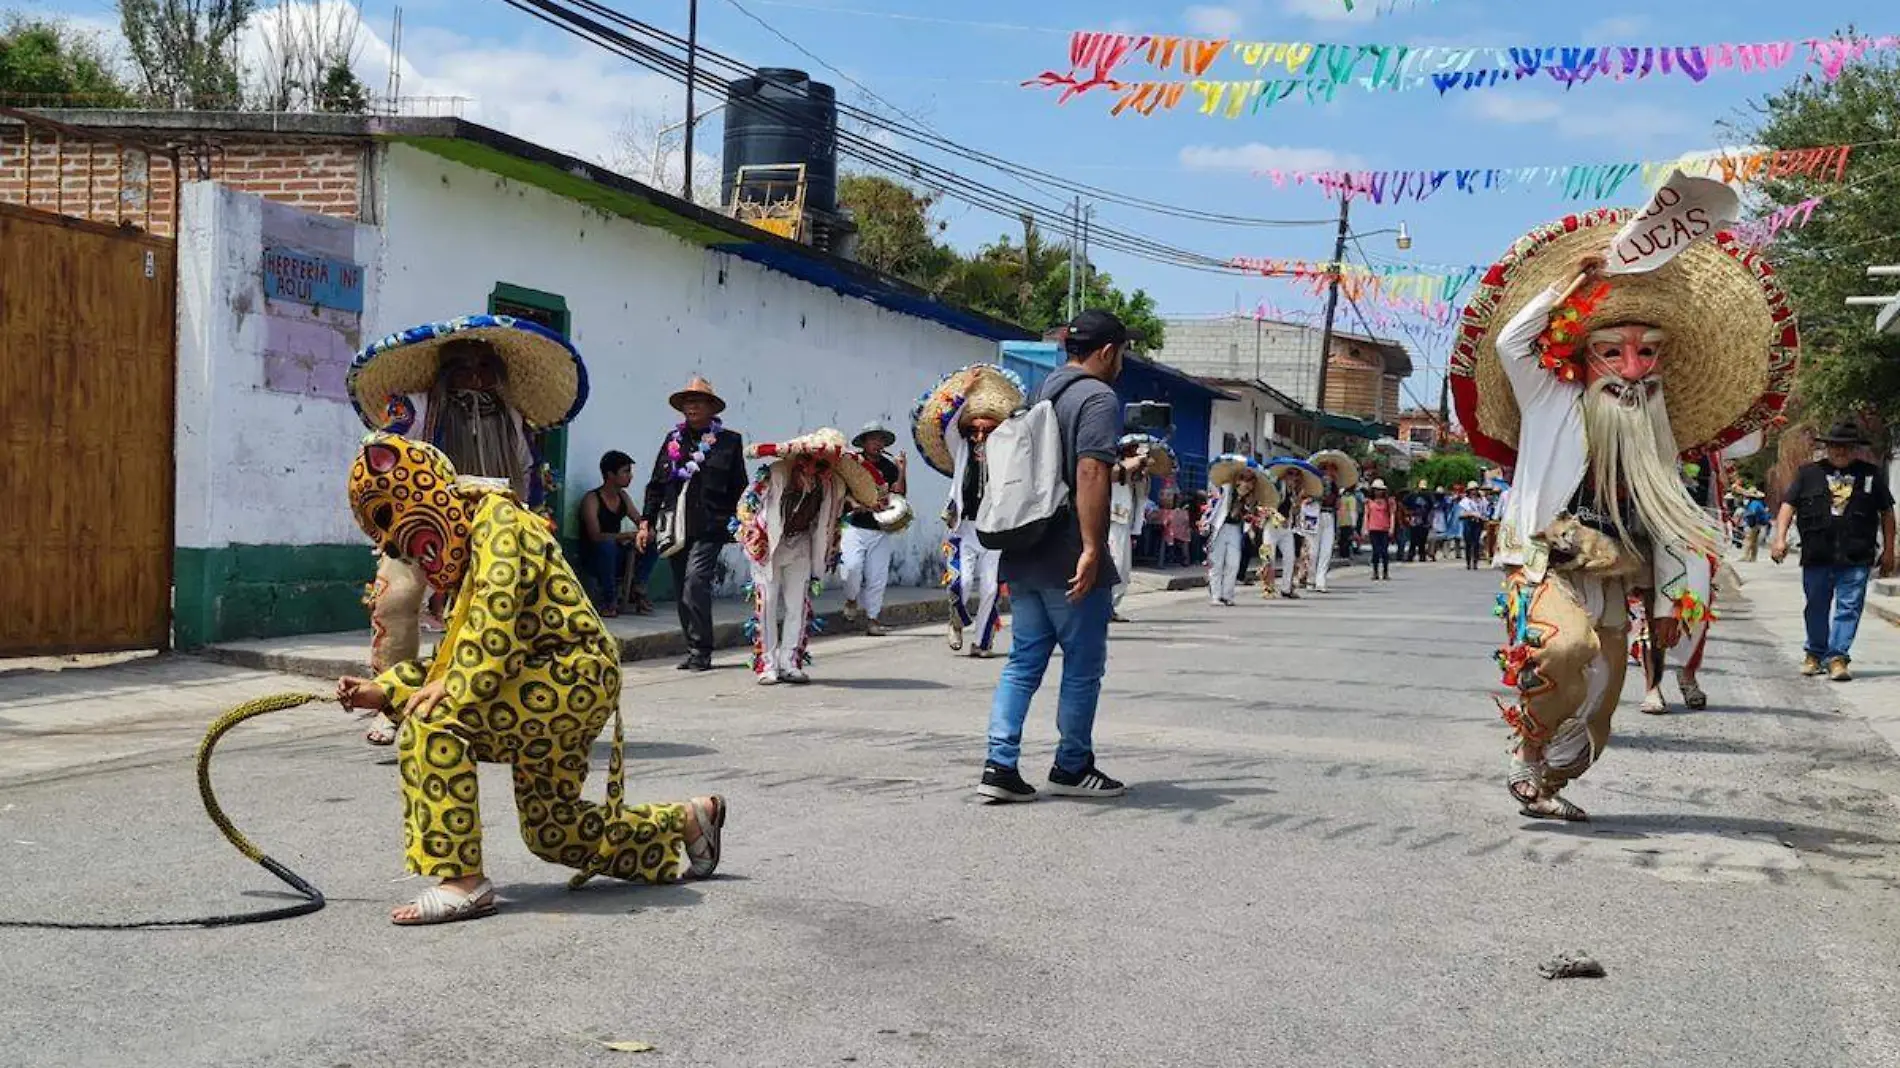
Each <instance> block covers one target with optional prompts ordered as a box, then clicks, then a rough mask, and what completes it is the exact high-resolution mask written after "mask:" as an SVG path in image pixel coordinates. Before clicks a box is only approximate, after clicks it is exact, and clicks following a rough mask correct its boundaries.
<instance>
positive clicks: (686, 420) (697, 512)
mask: <svg viewBox="0 0 1900 1068" xmlns="http://www.w3.org/2000/svg"><path fill="white" fill-rule="evenodd" d="M669 403H671V404H672V406H673V409H674V410H675V411H677V412H679V413H680V415H681V416H682V417H683V418H682V419H681V420H680V423H679V425H678V426H675V427H674V428H673V430H672V432H671V433H669V434H667V436H666V440H665V441H664V442H661V443H660V455H659V456H658V457H657V458H656V459H655V460H654V461H653V476H652V478H651V479H650V480H649V481H648V482H647V492H646V505H645V507H644V508H642V509H641V520H640V538H639V542H638V547H639V550H640V551H641V552H646V551H647V549H648V547H649V546H652V545H656V544H657V546H658V548H659V552H660V555H662V556H664V557H666V558H668V559H670V560H672V561H673V577H674V578H675V580H677V581H678V583H679V611H680V629H681V630H682V631H684V632H685V634H686V649H687V651H686V659H685V660H682V661H681V662H680V670H681V671H708V670H710V669H711V668H712V651H713V615H712V594H713V581H714V579H715V577H716V576H717V574H718V570H719V554H720V553H721V552H723V551H724V550H725V548H726V546H727V545H728V544H730V543H731V542H732V533H731V526H732V520H733V517H734V516H736V515H737V514H738V511H739V498H740V497H741V496H742V495H743V494H744V493H745V489H746V486H747V484H748V481H747V478H746V470H745V442H744V440H743V439H742V438H741V437H740V436H739V434H738V433H736V432H734V431H731V430H727V429H726V427H725V424H724V423H722V422H720V420H719V413H721V412H723V411H725V410H726V402H725V401H724V400H722V399H721V398H720V396H719V394H718V393H717V392H715V391H714V389H713V386H712V383H711V382H708V381H706V379H704V378H702V377H700V376H699V375H694V376H693V378H692V381H690V382H688V383H687V384H686V388H685V389H682V390H680V391H679V392H678V393H675V394H673V396H672V397H671V398H670V401H669Z"/></svg>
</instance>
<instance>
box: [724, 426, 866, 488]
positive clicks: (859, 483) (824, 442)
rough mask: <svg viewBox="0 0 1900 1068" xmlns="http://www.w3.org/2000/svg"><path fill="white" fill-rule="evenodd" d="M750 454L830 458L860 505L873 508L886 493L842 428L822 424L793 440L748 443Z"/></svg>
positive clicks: (782, 459) (775, 457) (787, 458)
mask: <svg viewBox="0 0 1900 1068" xmlns="http://www.w3.org/2000/svg"><path fill="white" fill-rule="evenodd" d="M746 455H748V456H751V457H752V458H754V459H764V460H774V461H777V462H780V463H784V462H787V461H790V460H794V459H796V458H798V457H800V456H815V457H817V458H819V459H821V460H828V461H830V463H831V470H833V471H835V472H837V474H838V477H839V478H840V479H842V480H843V481H844V488H845V492H846V493H848V494H850V495H851V497H852V499H853V500H855V501H857V502H858V503H859V504H861V505H864V506H865V507H867V508H869V507H871V506H873V505H875V504H877V502H878V500H879V499H880V498H881V497H883V496H884V490H883V484H882V483H881V482H880V481H879V480H878V477H877V474H876V473H875V472H873V471H872V470H871V468H870V466H869V465H867V464H866V463H865V462H864V457H863V455H862V454H861V453H859V452H858V451H857V450H856V449H853V448H852V447H851V444H850V442H848V441H846V440H845V437H844V431H842V430H834V429H832V428H831V427H821V428H819V429H817V430H814V431H812V432H811V433H809V434H801V435H799V436H798V437H795V438H793V439H791V440H790V441H779V442H770V441H768V442H759V443H755V444H752V445H748V446H746Z"/></svg>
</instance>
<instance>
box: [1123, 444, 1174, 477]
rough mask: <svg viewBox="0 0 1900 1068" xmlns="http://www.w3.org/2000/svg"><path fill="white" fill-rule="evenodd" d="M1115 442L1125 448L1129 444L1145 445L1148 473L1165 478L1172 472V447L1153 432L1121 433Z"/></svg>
mask: <svg viewBox="0 0 1900 1068" xmlns="http://www.w3.org/2000/svg"><path fill="white" fill-rule="evenodd" d="M1117 444H1118V445H1119V446H1120V447H1121V448H1124V449H1126V448H1127V447H1129V446H1130V445H1141V446H1146V447H1147V449H1148V473H1149V474H1151V475H1153V476H1155V477H1156V478H1167V477H1168V476H1169V475H1172V474H1174V469H1175V462H1174V448H1173V446H1171V445H1169V444H1168V443H1167V442H1166V441H1163V440H1162V439H1160V438H1158V437H1155V436H1154V435H1153V434H1123V435H1122V439H1121V441H1119V442H1117Z"/></svg>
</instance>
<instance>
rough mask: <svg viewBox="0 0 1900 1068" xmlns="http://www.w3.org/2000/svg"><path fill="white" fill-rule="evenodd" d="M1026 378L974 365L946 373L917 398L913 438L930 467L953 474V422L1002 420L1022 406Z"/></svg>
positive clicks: (912, 422) (1002, 369)
mask: <svg viewBox="0 0 1900 1068" xmlns="http://www.w3.org/2000/svg"><path fill="white" fill-rule="evenodd" d="M1023 394H1024V390H1023V380H1022V379H1020V378H1018V377H1016V374H1015V372H1013V371H1009V370H1005V369H1004V368H1001V367H998V366H996V365H995V364H993V363H979V364H972V365H971V366H969V367H964V368H960V369H958V370H955V371H952V372H950V373H949V374H947V375H944V376H943V377H942V378H941V379H939V380H938V381H937V384H936V385H934V386H932V387H931V388H930V391H929V392H927V393H925V394H924V395H923V396H922V397H920V398H918V400H917V407H916V408H915V409H914V410H913V411H912V412H911V416H910V423H911V437H912V438H914V439H915V440H916V442H917V452H918V454H919V455H921V456H922V457H923V458H924V462H925V463H927V464H929V465H930V467H931V469H932V470H934V471H936V472H937V473H938V474H941V475H952V474H955V471H954V470H952V468H953V467H954V464H953V463H952V461H951V458H950V446H949V445H948V444H947V443H945V441H944V435H945V434H946V433H948V432H949V430H950V424H951V423H952V422H961V421H963V420H966V419H976V418H989V419H995V420H996V421H998V422H1001V421H1002V420H1004V419H1008V418H1009V417H1010V415H1011V413H1013V412H1015V411H1016V409H1018V408H1020V407H1022V405H1023Z"/></svg>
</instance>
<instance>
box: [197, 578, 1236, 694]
mask: <svg viewBox="0 0 1900 1068" xmlns="http://www.w3.org/2000/svg"><path fill="white" fill-rule="evenodd" d="M1206 585H1207V574H1206V572H1205V571H1204V570H1203V569H1202V568H1198V567H1193V568H1171V569H1169V570H1166V571H1159V570H1151V569H1140V570H1137V571H1136V572H1135V581H1134V583H1133V586H1132V592H1135V593H1155V592H1160V591H1166V590H1186V589H1193V588H1196V587H1201V586H1206ZM812 610H813V612H814V613H815V614H816V615H817V617H818V621H819V626H820V628H821V631H820V634H819V636H818V638H817V639H816V640H817V641H821V642H822V641H823V640H824V639H825V638H827V637H832V636H838V635H847V634H861V633H863V631H864V623H863V622H862V621H859V622H856V623H853V622H851V621H849V620H847V619H845V618H844V594H843V593H842V592H840V590H839V589H838V588H836V587H833V588H832V589H829V590H826V591H825V593H824V594H822V595H821V596H819V597H817V598H815V599H813V601H812ZM1003 610H1004V612H1005V613H1007V612H1008V610H1009V608H1008V604H1007V601H1006V602H1005V604H1004V609H1003ZM750 616H751V609H750V608H749V607H748V606H747V605H746V603H745V602H744V601H741V600H738V599H731V598H729V599H722V600H718V601H714V602H713V646H714V648H716V649H738V648H743V647H745V646H748V645H749V644H750V642H749V641H748V640H747V638H746V635H745V625H746V621H747V619H749V618H750ZM949 618H950V604H949V601H948V600H946V599H945V597H944V592H943V590H941V589H938V588H935V587H921V586H893V587H891V588H890V590H889V591H888V593H887V594H886V595H885V601H884V623H885V624H886V625H887V626H890V627H893V628H897V627H917V626H924V625H927V624H931V623H942V622H944V621H945V620H947V619H949ZM606 623H607V630H608V631H609V632H611V633H612V634H613V635H615V636H616V637H618V638H619V639H620V658H621V660H622V661H623V662H632V661H636V660H652V659H656V658H660V657H671V656H684V655H685V653H686V639H685V637H684V636H683V635H682V634H681V633H680V626H679V615H678V612H677V610H676V608H675V607H674V604H673V602H671V601H668V602H665V603H663V604H660V605H659V606H657V607H656V608H655V610H654V613H653V614H652V615H650V616H635V615H623V616H620V617H619V618H617V619H609V620H607V621H606ZM433 641H434V638H433V637H432V636H430V635H427V634H425V635H423V644H424V645H425V646H427V645H430V644H432V643H433ZM197 652H198V654H199V655H200V656H203V657H205V658H206V659H209V660H214V661H217V662H219V663H224V664H231V665H234V666H237V667H245V668H253V669H257V670H260V671H279V672H288V673H291V674H296V675H311V676H315V677H319V678H335V677H337V676H338V675H362V674H366V673H367V672H368V671H369V663H368V661H367V660H365V659H364V658H365V657H366V656H367V655H368V653H369V629H368V628H367V627H365V628H364V629H362V630H351V631H339V632H335V633H330V634H300V635H295V636H292V637H287V638H259V639H256V640H252V641H239V642H222V643H219V644H217V645H212V646H207V647H206V648H204V649H200V650H197Z"/></svg>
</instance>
